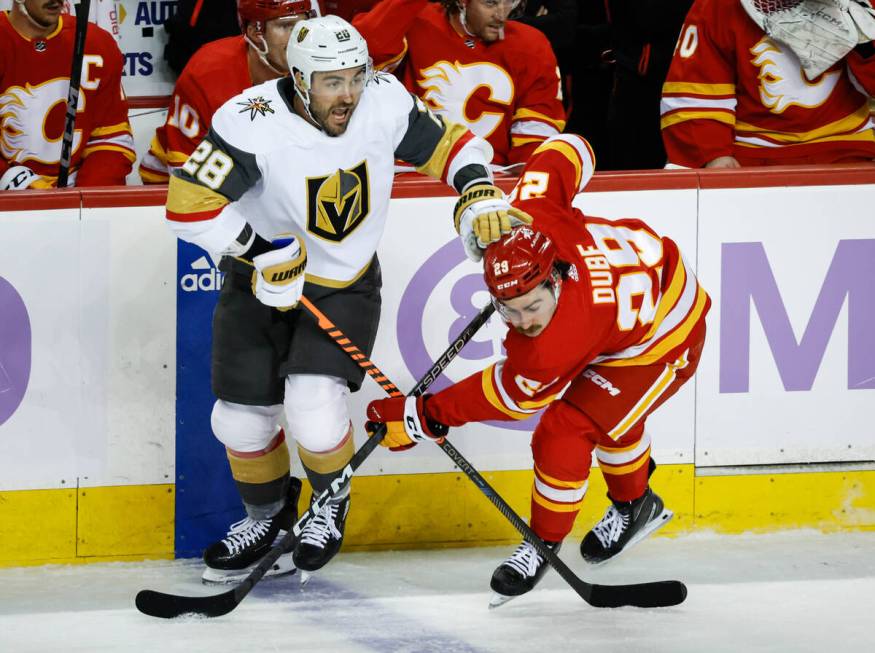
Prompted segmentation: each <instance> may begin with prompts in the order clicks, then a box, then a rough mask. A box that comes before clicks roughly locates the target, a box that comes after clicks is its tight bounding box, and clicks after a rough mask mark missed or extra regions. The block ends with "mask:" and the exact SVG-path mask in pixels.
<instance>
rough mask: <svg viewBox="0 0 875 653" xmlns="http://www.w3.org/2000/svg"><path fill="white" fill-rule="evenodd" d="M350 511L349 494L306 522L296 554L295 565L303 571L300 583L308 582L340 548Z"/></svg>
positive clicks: (323, 508) (294, 557)
mask: <svg viewBox="0 0 875 653" xmlns="http://www.w3.org/2000/svg"><path fill="white" fill-rule="evenodd" d="M348 513H349V496H347V497H346V498H345V499H343V500H342V501H339V502H336V503H327V504H325V506H323V507H322V510H320V511H319V512H318V513H316V515H315V516H314V517H313V518H312V519H310V521H308V522H307V523H306V524H305V525H304V528H303V529H302V530H301V536H300V537H299V538H298V545H297V547H295V552H294V556H293V560H294V563H295V566H296V567H297V568H298V569H300V570H301V585H306V584H307V582H308V581H309V580H310V576H311V575H312V572H314V571H318V570H319V569H322V567H324V566H325V565H326V564H328V562H329V561H330V560H331V559H332V558H333V557H334V556H335V555H337V552H338V551H340V546H341V544H343V530H344V528H345V526H346V516H347V514H348Z"/></svg>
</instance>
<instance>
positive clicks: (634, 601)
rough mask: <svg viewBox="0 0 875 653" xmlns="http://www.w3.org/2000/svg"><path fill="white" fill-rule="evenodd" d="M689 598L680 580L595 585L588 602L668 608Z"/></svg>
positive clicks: (594, 604)
mask: <svg viewBox="0 0 875 653" xmlns="http://www.w3.org/2000/svg"><path fill="white" fill-rule="evenodd" d="M686 598H687V586H686V585H684V584H683V583H682V582H680V581H679V580H662V581H658V582H654V583H640V584H638V585H593V586H592V594H590V597H589V599H588V603H589V604H590V605H591V606H593V607H596V608H620V607H623V606H626V605H629V606H634V607H637V608H666V607H669V606H672V605H680V604H681V603H683V602H684V599H686Z"/></svg>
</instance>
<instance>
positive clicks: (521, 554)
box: [489, 540, 562, 609]
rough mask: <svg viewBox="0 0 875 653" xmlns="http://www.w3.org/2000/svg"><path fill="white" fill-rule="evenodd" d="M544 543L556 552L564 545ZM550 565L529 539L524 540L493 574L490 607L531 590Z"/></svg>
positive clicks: (497, 605)
mask: <svg viewBox="0 0 875 653" xmlns="http://www.w3.org/2000/svg"><path fill="white" fill-rule="evenodd" d="M544 544H546V545H547V546H548V547H550V548H551V549H552V550H553V552H554V553H559V547H561V546H562V542H544ZM549 566H550V565H549V564H548V563H547V561H546V560H545V559H544V557H543V556H542V555H541V554H540V553H538V551H537V549H535V547H534V546H533V545H532V544H530V543H529V541H528V540H523V542H522V544H520V545H519V546H518V547H517V549H516V551H514V552H513V555H511V556H510V557H509V558H508V559H507V560H505V561H504V562H502V563H501V564H500V565H499V566H498V568H497V569H496V570H495V572H494V573H493V574H492V580H491V581H490V582H489V586H490V587H491V588H492V591H493V592H495V594H494V595H493V596H492V600H490V601H489V607H490V609H491V608H497V607H499V606H502V605H504V604H505V603H507V602H508V601H510V600H511V599H512V598H514V597H517V596H519V595H521V594H525V593H526V592H528V591H529V590H531V589H532V588H533V587H534V586H535V585H537V584H538V581H540V580H541V578H542V577H543V575H544V574H545V573H546V571H547V569H548V568H549Z"/></svg>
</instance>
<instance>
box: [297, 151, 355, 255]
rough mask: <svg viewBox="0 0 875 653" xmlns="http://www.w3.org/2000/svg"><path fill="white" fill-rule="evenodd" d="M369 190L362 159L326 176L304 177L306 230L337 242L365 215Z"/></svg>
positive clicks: (351, 230)
mask: <svg viewBox="0 0 875 653" xmlns="http://www.w3.org/2000/svg"><path fill="white" fill-rule="evenodd" d="M369 190H370V189H369V182H368V166H367V162H366V161H362V162H361V163H359V164H358V165H357V166H356V167H355V168H352V169H350V170H338V171H337V172H335V173H334V174H333V175H330V176H328V177H308V178H307V230H308V231H309V232H310V233H312V234H314V235H316V236H318V237H319V238H324V239H325V240H333V241H336V242H340V241H341V240H343V239H344V238H346V237H347V236H348V235H349V234H351V233H352V232H353V231H354V230H355V228H356V227H358V226H359V225H360V224H361V223H362V221H363V220H364V219H365V218H366V217H367V216H368V213H369V211H370V192H369Z"/></svg>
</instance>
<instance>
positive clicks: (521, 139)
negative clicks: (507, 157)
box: [510, 136, 548, 147]
mask: <svg viewBox="0 0 875 653" xmlns="http://www.w3.org/2000/svg"><path fill="white" fill-rule="evenodd" d="M547 138H548V137H547V136H511V138H510V144H511V145H513V146H514V147H517V146H519V145H528V144H529V143H543V142H544V141H545V140H547Z"/></svg>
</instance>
